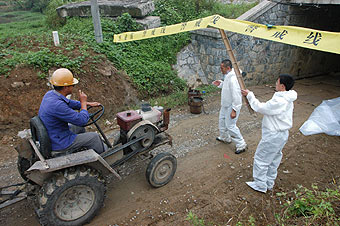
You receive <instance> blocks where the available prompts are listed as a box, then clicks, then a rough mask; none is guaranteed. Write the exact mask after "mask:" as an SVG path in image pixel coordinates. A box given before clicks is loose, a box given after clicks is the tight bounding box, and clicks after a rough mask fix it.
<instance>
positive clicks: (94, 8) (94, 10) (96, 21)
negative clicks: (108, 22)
mask: <svg viewBox="0 0 340 226" xmlns="http://www.w3.org/2000/svg"><path fill="white" fill-rule="evenodd" d="M91 14H92V20H93V26H94V36H95V38H96V41H97V43H102V42H103V32H102V25H101V23H100V15H99V7H98V1H97V0H91Z"/></svg>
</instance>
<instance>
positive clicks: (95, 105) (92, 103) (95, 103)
mask: <svg viewBox="0 0 340 226" xmlns="http://www.w3.org/2000/svg"><path fill="white" fill-rule="evenodd" d="M87 106H91V107H99V106H100V103H99V102H87Z"/></svg>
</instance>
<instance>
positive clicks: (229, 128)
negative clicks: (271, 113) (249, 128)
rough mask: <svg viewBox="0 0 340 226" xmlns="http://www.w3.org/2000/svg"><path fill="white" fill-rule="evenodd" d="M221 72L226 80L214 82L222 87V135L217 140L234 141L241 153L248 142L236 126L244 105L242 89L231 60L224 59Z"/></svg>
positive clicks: (220, 118)
mask: <svg viewBox="0 0 340 226" xmlns="http://www.w3.org/2000/svg"><path fill="white" fill-rule="evenodd" d="M221 72H222V74H223V76H224V80H223V81H221V80H216V81H214V82H213V84H214V85H216V86H217V87H219V88H221V89H222V92H221V109H220V114H219V133H220V136H219V137H217V138H216V140H218V141H221V142H224V143H231V141H233V142H234V143H235V145H236V151H235V153H236V154H240V153H242V152H244V151H245V150H246V148H247V144H246V142H245V141H244V139H243V137H242V134H241V132H240V130H239V128H238V127H237V126H236V122H237V119H238V117H239V115H240V111H241V107H242V95H241V89H240V85H239V83H238V81H237V78H236V74H235V71H234V69H233V68H232V63H231V61H230V60H223V61H222V63H221Z"/></svg>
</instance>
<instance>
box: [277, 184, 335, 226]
mask: <svg viewBox="0 0 340 226" xmlns="http://www.w3.org/2000/svg"><path fill="white" fill-rule="evenodd" d="M339 189H340V187H338V188H336V189H335V190H333V189H326V191H320V189H319V188H318V186H316V185H312V188H311V189H308V188H305V187H303V186H301V185H299V186H298V188H297V189H296V190H294V191H293V192H292V197H290V198H289V197H288V194H287V193H277V194H276V195H277V196H278V197H283V198H288V200H286V203H285V204H284V208H283V210H282V214H276V216H275V217H276V220H277V222H278V223H279V224H280V225H286V224H287V223H290V222H292V221H294V220H296V219H300V220H302V221H303V222H304V223H305V224H306V225H339V221H340V217H339V212H340V208H339V203H340V193H339ZM335 208H337V212H336V211H335Z"/></svg>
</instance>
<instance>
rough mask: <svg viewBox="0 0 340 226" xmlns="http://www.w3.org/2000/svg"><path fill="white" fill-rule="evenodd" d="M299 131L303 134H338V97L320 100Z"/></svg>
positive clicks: (339, 110) (339, 109)
mask: <svg viewBox="0 0 340 226" xmlns="http://www.w3.org/2000/svg"><path fill="white" fill-rule="evenodd" d="M300 131H301V133H303V135H305V136H307V135H313V134H317V133H326V134H328V135H332V136H340V97H338V98H334V99H331V100H324V101H322V103H321V104H320V105H319V106H318V107H317V108H315V109H314V111H313V113H312V114H311V116H309V119H308V120H307V121H306V122H305V123H304V124H303V125H302V126H301V127H300Z"/></svg>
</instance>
